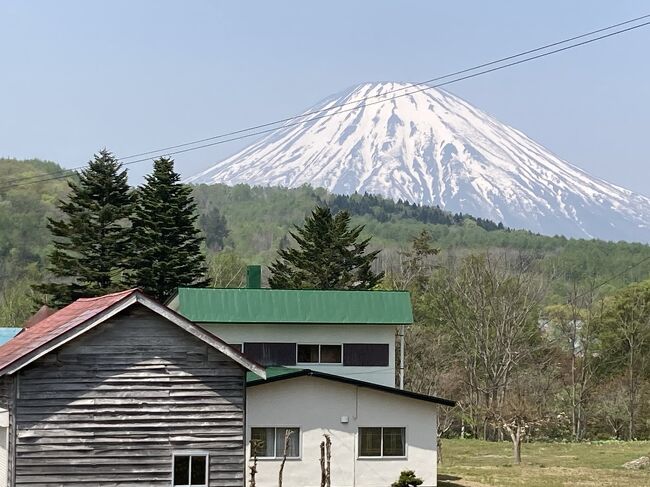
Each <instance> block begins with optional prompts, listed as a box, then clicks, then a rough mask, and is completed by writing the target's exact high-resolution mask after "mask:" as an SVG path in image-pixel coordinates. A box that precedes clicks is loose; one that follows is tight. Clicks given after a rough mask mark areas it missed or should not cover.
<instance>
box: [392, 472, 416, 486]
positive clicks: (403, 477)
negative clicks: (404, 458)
mask: <svg viewBox="0 0 650 487" xmlns="http://www.w3.org/2000/svg"><path fill="white" fill-rule="evenodd" d="M418 485H422V479H419V478H417V477H416V476H415V472H414V471H413V470H404V471H403V472H402V473H400V474H399V479H397V482H393V483H392V484H391V487H417V486H418Z"/></svg>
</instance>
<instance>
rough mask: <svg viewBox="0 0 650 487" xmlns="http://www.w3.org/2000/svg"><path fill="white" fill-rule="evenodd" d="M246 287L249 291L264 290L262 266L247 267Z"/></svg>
mask: <svg viewBox="0 0 650 487" xmlns="http://www.w3.org/2000/svg"><path fill="white" fill-rule="evenodd" d="M246 287H247V288H248V289H261V288H262V266H261V265H249V266H248V267H246Z"/></svg>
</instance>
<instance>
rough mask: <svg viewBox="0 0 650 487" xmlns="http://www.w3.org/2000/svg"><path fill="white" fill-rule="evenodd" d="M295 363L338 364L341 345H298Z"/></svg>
mask: <svg viewBox="0 0 650 487" xmlns="http://www.w3.org/2000/svg"><path fill="white" fill-rule="evenodd" d="M296 361H297V363H302V364H340V363H341V345H316V344H314V345H311V344H299V345H297V347H296Z"/></svg>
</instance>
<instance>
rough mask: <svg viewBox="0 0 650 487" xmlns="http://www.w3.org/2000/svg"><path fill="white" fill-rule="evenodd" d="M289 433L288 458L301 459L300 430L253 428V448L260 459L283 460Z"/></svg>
mask: <svg viewBox="0 0 650 487" xmlns="http://www.w3.org/2000/svg"><path fill="white" fill-rule="evenodd" d="M287 432H289V434H290V436H289V443H288V445H287V458H299V457H300V428H251V442H252V446H254V447H256V448H255V452H256V453H257V456H258V457H259V458H282V456H283V454H284V439H285V436H286V434H287Z"/></svg>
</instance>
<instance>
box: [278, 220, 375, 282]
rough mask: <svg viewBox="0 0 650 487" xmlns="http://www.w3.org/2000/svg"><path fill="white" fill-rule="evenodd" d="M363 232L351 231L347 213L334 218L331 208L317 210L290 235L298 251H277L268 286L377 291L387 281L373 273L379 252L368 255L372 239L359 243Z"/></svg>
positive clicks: (295, 249) (354, 229)
mask: <svg viewBox="0 0 650 487" xmlns="http://www.w3.org/2000/svg"><path fill="white" fill-rule="evenodd" d="M363 228H364V227H363V226H356V227H352V228H351V227H350V215H349V213H348V212H347V211H341V212H339V213H337V214H336V215H335V216H333V215H332V213H331V211H330V209H329V208H325V207H316V208H315V209H314V210H313V211H312V213H311V216H310V217H308V218H306V219H305V224H304V226H303V227H302V228H299V227H297V226H296V231H295V232H291V233H290V235H291V236H292V237H293V239H294V240H295V241H296V243H297V244H298V247H297V248H289V249H280V250H279V251H278V255H279V258H278V259H277V260H276V261H275V262H274V263H273V264H272V265H271V267H270V270H271V277H270V278H269V284H270V285H271V287H273V288H280V289H350V290H364V289H371V288H373V287H375V286H376V285H377V284H378V283H379V282H380V281H381V279H382V278H383V277H384V273H383V272H381V273H379V274H375V273H374V272H373V271H372V269H371V266H372V262H373V261H374V260H375V258H376V257H377V254H379V252H380V251H379V250H375V251H372V252H368V253H366V248H367V247H368V244H369V243H370V238H367V239H365V240H361V241H358V239H359V235H360V234H361V232H362V231H363Z"/></svg>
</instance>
